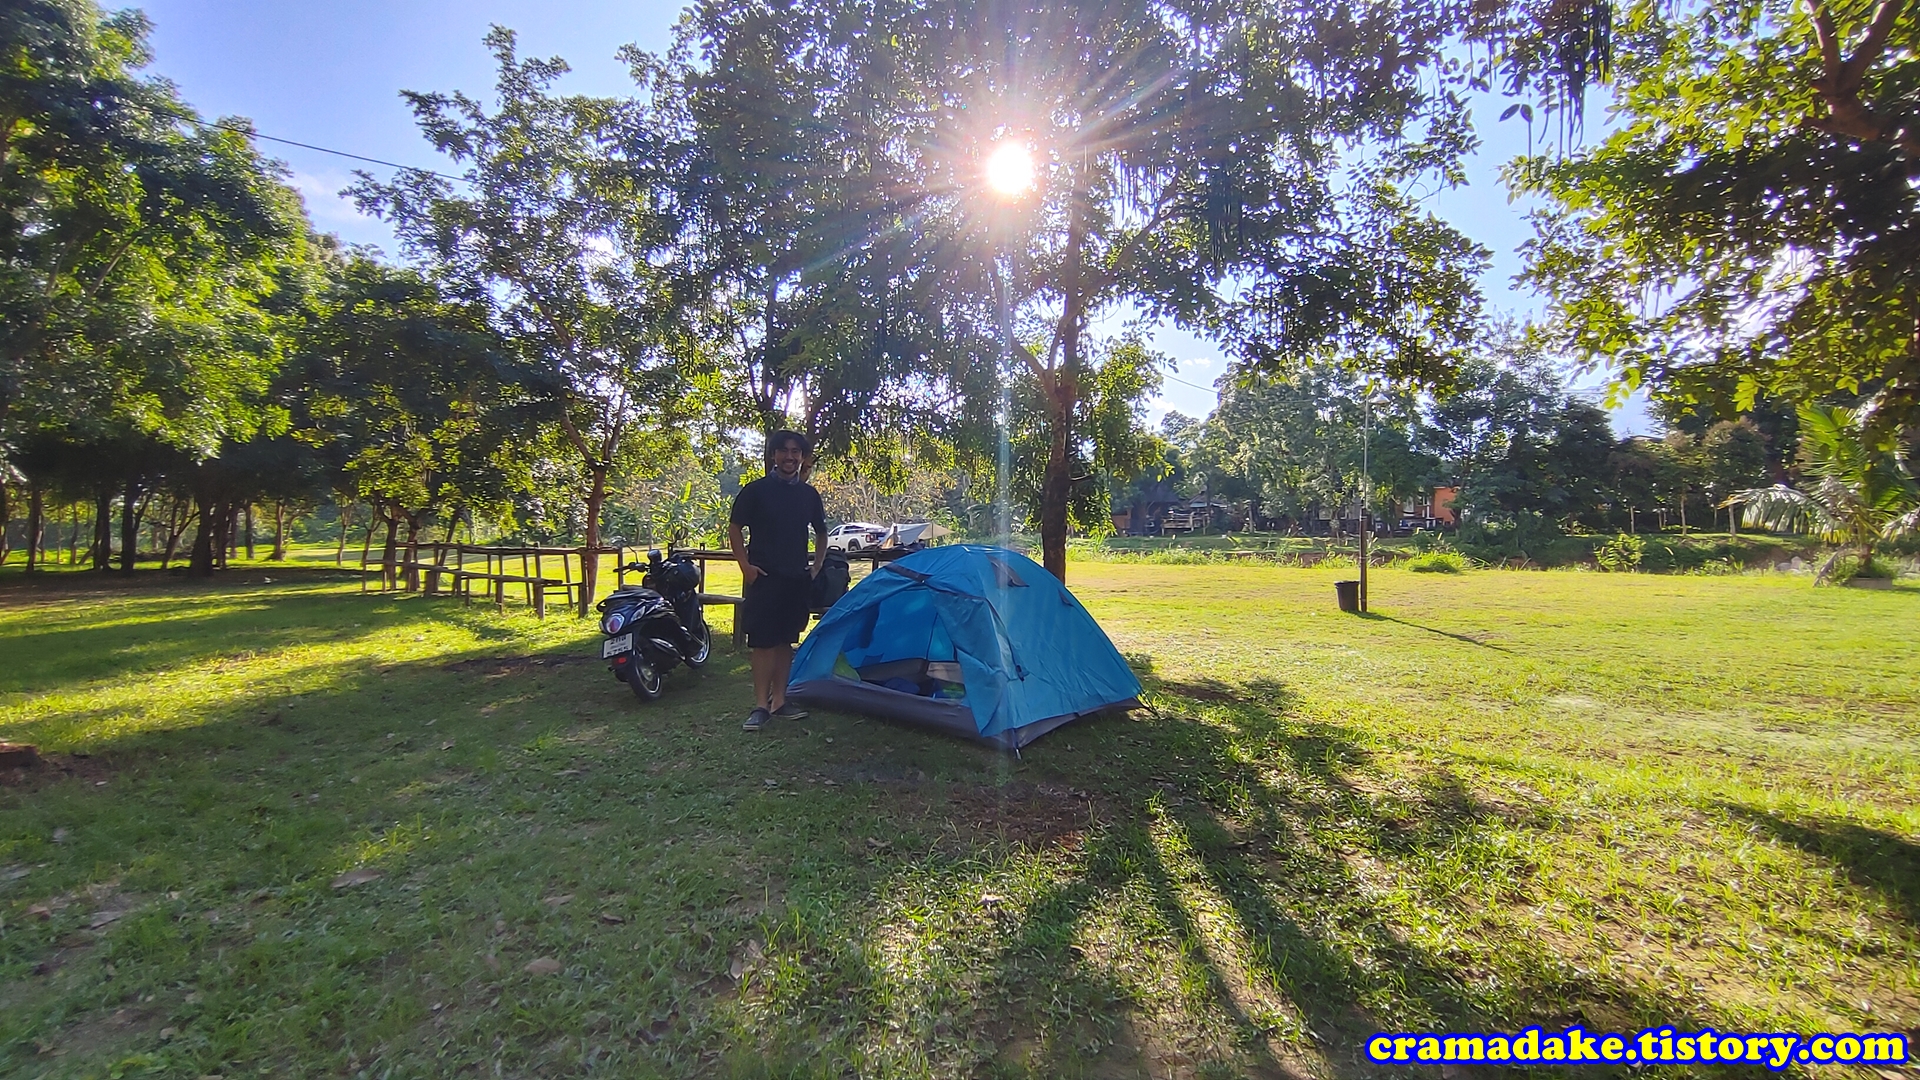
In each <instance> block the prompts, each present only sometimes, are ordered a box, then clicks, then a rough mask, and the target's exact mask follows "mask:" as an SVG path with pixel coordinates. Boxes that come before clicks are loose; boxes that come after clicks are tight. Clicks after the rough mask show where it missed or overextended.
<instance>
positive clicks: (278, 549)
mask: <svg viewBox="0 0 1920 1080" xmlns="http://www.w3.org/2000/svg"><path fill="white" fill-rule="evenodd" d="M272 558H273V561H274V562H284V561H286V558H287V504H286V503H283V502H277V503H274V504H273V555H272Z"/></svg>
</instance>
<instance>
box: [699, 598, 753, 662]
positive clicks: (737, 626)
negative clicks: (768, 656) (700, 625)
mask: <svg viewBox="0 0 1920 1080" xmlns="http://www.w3.org/2000/svg"><path fill="white" fill-rule="evenodd" d="M697 595H698V596H699V597H700V606H701V607H703V608H706V607H713V606H715V605H720V606H723V607H730V608H732V609H733V647H734V648H736V649H738V648H739V647H740V646H741V645H743V644H745V643H746V640H747V626H746V624H745V623H743V622H741V621H740V605H741V603H742V602H743V600H744V598H742V597H738V596H728V595H727V594H726V593H710V592H703V593H699V594H697Z"/></svg>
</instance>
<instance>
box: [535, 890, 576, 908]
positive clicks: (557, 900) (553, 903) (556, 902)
mask: <svg viewBox="0 0 1920 1080" xmlns="http://www.w3.org/2000/svg"><path fill="white" fill-rule="evenodd" d="M571 899H573V894H572V893H567V894H566V895H565V896H549V897H547V898H546V899H545V900H542V901H540V902H541V903H543V904H545V905H547V906H548V907H550V908H557V907H559V906H560V905H561V904H564V903H566V902H567V901H569V900H571Z"/></svg>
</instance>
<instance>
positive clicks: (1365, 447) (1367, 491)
mask: <svg viewBox="0 0 1920 1080" xmlns="http://www.w3.org/2000/svg"><path fill="white" fill-rule="evenodd" d="M1366 395H1367V396H1366V397H1365V398H1364V399H1362V401H1361V404H1360V409H1361V411H1360V613H1361V614H1362V615H1364V614H1366V612H1367V541H1368V540H1370V539H1372V537H1371V535H1370V534H1371V533H1372V532H1373V499H1372V498H1371V496H1372V494H1373V474H1372V471H1371V468H1370V465H1371V461H1370V459H1369V457H1368V454H1369V451H1371V449H1372V445H1373V383H1371V382H1369V383H1367V390H1366Z"/></svg>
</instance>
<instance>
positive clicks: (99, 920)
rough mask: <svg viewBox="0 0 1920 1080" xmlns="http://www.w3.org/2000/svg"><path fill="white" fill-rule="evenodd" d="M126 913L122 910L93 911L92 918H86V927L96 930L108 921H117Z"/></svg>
mask: <svg viewBox="0 0 1920 1080" xmlns="http://www.w3.org/2000/svg"><path fill="white" fill-rule="evenodd" d="M126 914H127V913H126V912H124V911H96V912H94V913H93V918H91V919H88V920H87V928H88V929H90V930H98V929H100V928H101V927H103V926H106V925H108V924H109V923H116V922H119V921H120V920H121V919H122V918H124V917H125V916H126Z"/></svg>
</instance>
